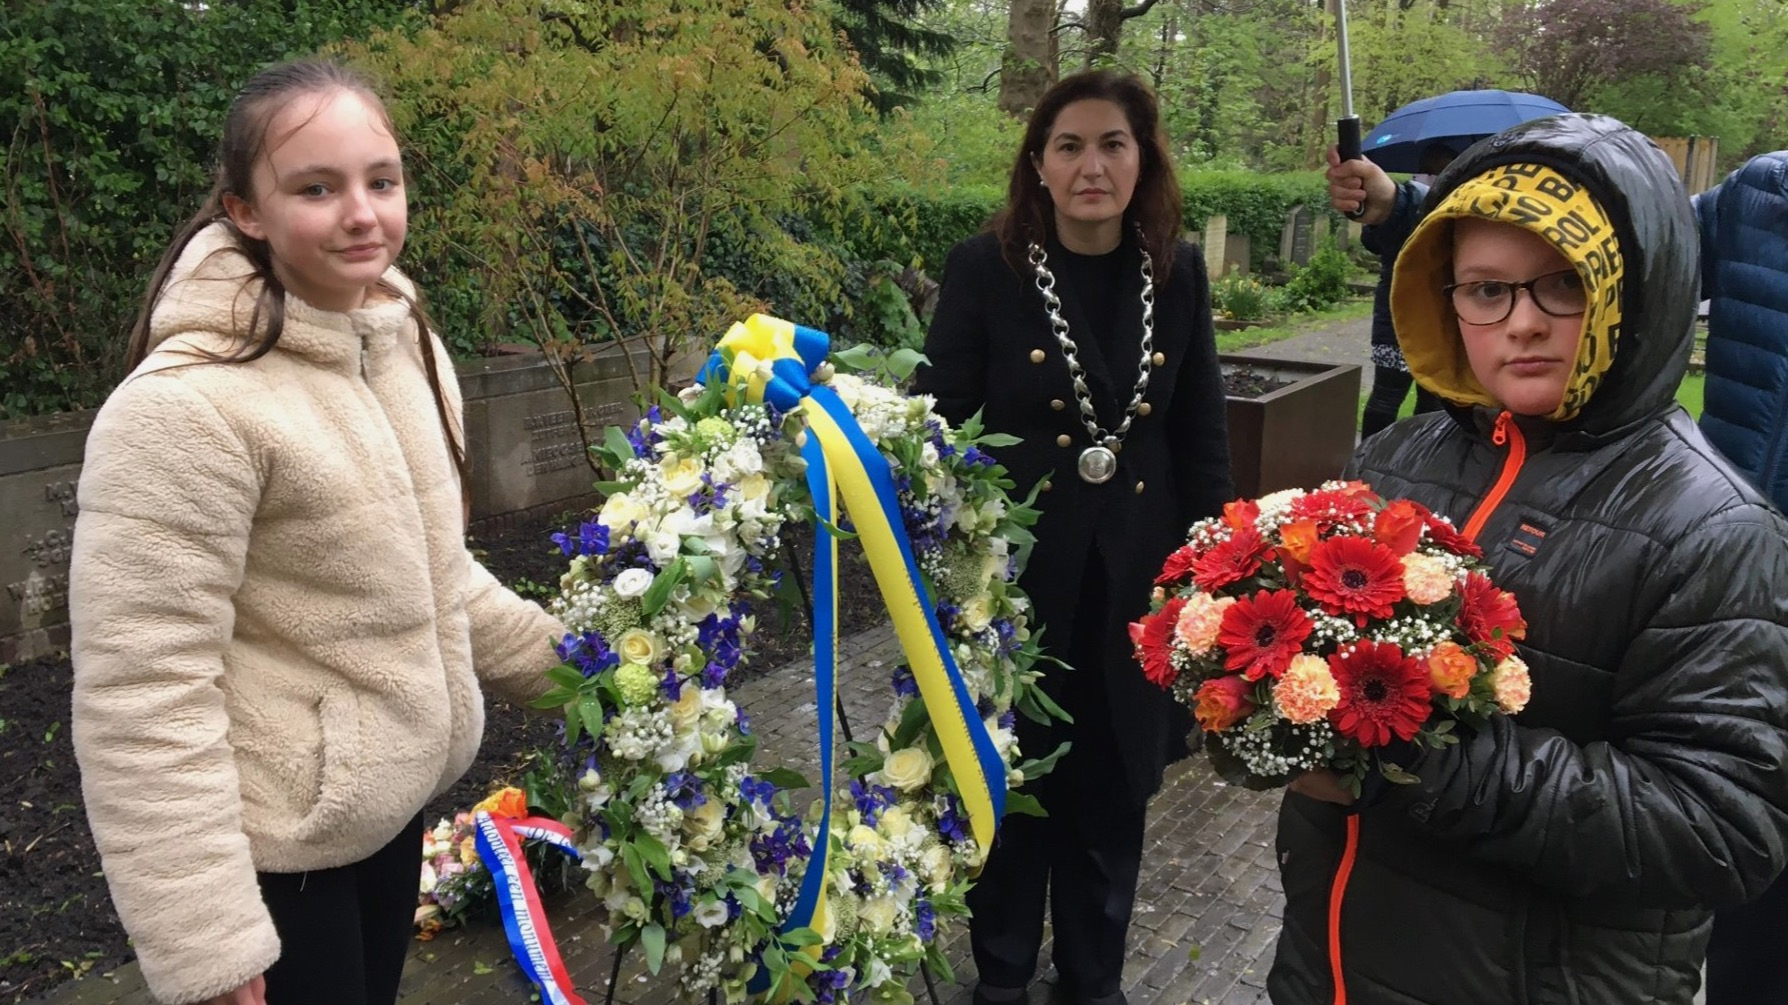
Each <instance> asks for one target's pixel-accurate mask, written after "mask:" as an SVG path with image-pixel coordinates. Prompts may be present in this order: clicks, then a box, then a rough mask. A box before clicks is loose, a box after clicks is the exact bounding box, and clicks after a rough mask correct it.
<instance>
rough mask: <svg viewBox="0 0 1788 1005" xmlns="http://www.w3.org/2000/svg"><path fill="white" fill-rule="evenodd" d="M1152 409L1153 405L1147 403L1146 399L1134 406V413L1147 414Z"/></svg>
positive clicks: (1153, 408)
mask: <svg viewBox="0 0 1788 1005" xmlns="http://www.w3.org/2000/svg"><path fill="white" fill-rule="evenodd" d="M1154 410H1155V406H1153V405H1151V404H1149V403H1148V402H1146V401H1145V402H1143V403H1142V404H1140V405H1137V406H1136V414H1137V415H1147V414H1149V413H1150V412H1152V411H1154Z"/></svg>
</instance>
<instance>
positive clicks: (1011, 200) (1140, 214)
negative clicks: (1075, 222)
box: [987, 70, 1180, 286]
mask: <svg viewBox="0 0 1788 1005" xmlns="http://www.w3.org/2000/svg"><path fill="white" fill-rule="evenodd" d="M1089 100H1096V101H1109V102H1111V103H1112V104H1114V105H1117V106H1118V107H1119V108H1122V109H1123V110H1124V118H1125V120H1126V121H1128V122H1129V124H1130V134H1131V135H1132V136H1134V137H1135V138H1136V146H1137V149H1138V151H1139V152H1140V153H1141V156H1142V163H1141V165H1140V168H1141V170H1140V171H1139V172H1138V173H1137V176H1136V190H1135V192H1134V193H1132V195H1131V196H1130V204H1129V205H1128V206H1126V207H1124V223H1125V224H1128V225H1130V226H1133V227H1141V228H1142V235H1143V246H1144V247H1145V248H1147V249H1148V253H1149V255H1150V257H1152V258H1154V260H1155V284H1156V285H1157V286H1159V285H1163V284H1164V283H1165V282H1166V281H1167V277H1168V275H1169V274H1171V272H1172V271H1173V248H1174V244H1175V243H1176V242H1177V241H1178V240H1179V236H1180V179H1179V176H1178V175H1176V174H1174V170H1173V158H1172V157H1170V156H1169V155H1168V153H1167V137H1166V136H1164V135H1162V132H1161V112H1160V108H1159V106H1157V105H1156V103H1155V94H1154V92H1153V91H1150V90H1149V89H1148V85H1146V84H1144V83H1143V82H1142V81H1141V80H1139V79H1137V78H1136V77H1135V76H1133V75H1131V74H1127V73H1115V72H1113V71H1111V70H1090V71H1088V72H1086V73H1077V74H1075V75H1074V76H1072V77H1064V78H1063V79H1062V80H1060V81H1058V82H1057V83H1056V85H1055V86H1054V87H1051V88H1050V89H1049V92H1048V93H1047V94H1045V95H1043V99H1042V100H1041V101H1039V102H1037V108H1036V110H1035V111H1033V112H1031V120H1030V123H1029V124H1028V125H1026V126H1025V128H1024V143H1023V145H1022V146H1020V147H1019V148H1018V156H1017V157H1016V158H1014V159H1013V162H1012V177H1011V179H1010V180H1009V181H1008V182H1007V183H1006V206H1005V208H1004V209H1002V210H1000V211H999V212H998V213H997V214H995V215H994V217H993V219H992V220H991V221H989V222H988V224H987V229H989V230H991V231H993V232H994V233H996V234H998V235H999V239H1000V253H1001V255H1002V256H1003V257H1004V258H1005V260H1006V263H1007V264H1009V265H1010V266H1012V269H1013V270H1014V271H1016V272H1019V273H1020V274H1022V273H1023V272H1024V271H1025V269H1026V268H1027V266H1026V261H1027V256H1028V249H1029V247H1030V244H1031V242H1033V241H1035V242H1038V243H1042V242H1043V241H1044V240H1045V239H1047V238H1048V237H1049V236H1050V235H1052V234H1054V233H1055V203H1054V202H1053V201H1052V200H1051V199H1050V197H1049V190H1048V189H1046V188H1044V187H1043V182H1042V181H1041V180H1040V179H1039V178H1038V177H1037V165H1038V164H1041V163H1042V162H1043V148H1044V146H1045V145H1046V144H1047V143H1048V142H1049V131H1050V130H1051V129H1053V128H1054V127H1055V120H1056V116H1058V115H1060V114H1061V112H1062V109H1064V108H1066V107H1068V106H1069V105H1071V104H1073V103H1074V102H1076V101H1089Z"/></svg>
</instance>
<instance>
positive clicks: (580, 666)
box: [553, 629, 621, 678]
mask: <svg viewBox="0 0 1788 1005" xmlns="http://www.w3.org/2000/svg"><path fill="white" fill-rule="evenodd" d="M553 650H554V651H555V652H557V653H558V654H559V659H561V660H563V661H565V662H566V663H569V664H571V665H572V666H574V667H576V668H577V672H578V673H581V674H583V675H584V677H585V678H590V677H594V676H596V675H597V674H599V673H601V672H602V671H604V670H607V669H609V668H610V667H613V666H617V665H619V664H620V662H621V658H620V657H619V656H617V655H615V653H614V651H613V650H611V649H609V647H608V640H607V639H604V638H603V637H602V633H601V632H599V631H596V630H595V629H591V630H590V631H587V632H585V633H583V634H582V635H573V634H570V633H566V635H565V637H564V638H562V639H560V640H559V641H558V643H557V644H556V645H554V646H553Z"/></svg>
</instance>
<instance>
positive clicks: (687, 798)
mask: <svg viewBox="0 0 1788 1005" xmlns="http://www.w3.org/2000/svg"><path fill="white" fill-rule="evenodd" d="M664 794H665V796H666V797H668V798H669V799H670V801H671V802H673V803H675V804H677V808H678V809H681V810H685V811H688V810H692V809H695V808H696V807H697V806H700V805H702V804H703V803H705V802H707V801H708V796H707V794H706V793H704V792H703V791H702V780H701V779H700V778H699V777H697V776H696V775H694V774H692V773H690V772H688V771H678V772H674V773H673V774H671V775H670V776H669V777H667V778H665V780H664Z"/></svg>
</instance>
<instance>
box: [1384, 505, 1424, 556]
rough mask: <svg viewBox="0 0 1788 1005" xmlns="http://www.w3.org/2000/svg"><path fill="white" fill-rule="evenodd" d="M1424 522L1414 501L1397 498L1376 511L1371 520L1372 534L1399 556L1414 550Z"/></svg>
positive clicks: (1420, 537)
mask: <svg viewBox="0 0 1788 1005" xmlns="http://www.w3.org/2000/svg"><path fill="white" fill-rule="evenodd" d="M1425 522H1426V521H1425V520H1424V519H1423V517H1422V512H1421V511H1420V510H1418V509H1417V508H1416V505H1415V504H1414V503H1412V502H1410V501H1409V500H1407V499H1399V500H1397V501H1396V502H1393V503H1391V504H1390V505H1388V506H1386V507H1385V508H1384V509H1381V510H1379V511H1378V516H1377V517H1376V518H1374V519H1373V521H1372V536H1373V538H1375V539H1376V540H1377V541H1378V543H1379V544H1382V545H1384V546H1385V547H1387V548H1389V549H1391V550H1392V551H1393V552H1396V553H1397V557H1399V558H1401V557H1403V556H1404V555H1407V554H1409V553H1410V552H1412V551H1414V550H1415V546H1416V542H1418V541H1420V540H1421V539H1422V525H1423V524H1424V523H1425Z"/></svg>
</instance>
